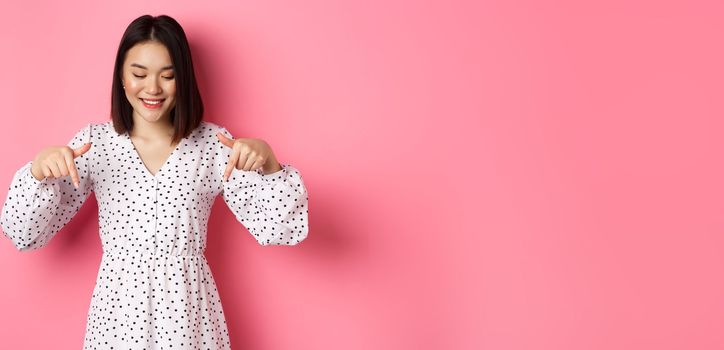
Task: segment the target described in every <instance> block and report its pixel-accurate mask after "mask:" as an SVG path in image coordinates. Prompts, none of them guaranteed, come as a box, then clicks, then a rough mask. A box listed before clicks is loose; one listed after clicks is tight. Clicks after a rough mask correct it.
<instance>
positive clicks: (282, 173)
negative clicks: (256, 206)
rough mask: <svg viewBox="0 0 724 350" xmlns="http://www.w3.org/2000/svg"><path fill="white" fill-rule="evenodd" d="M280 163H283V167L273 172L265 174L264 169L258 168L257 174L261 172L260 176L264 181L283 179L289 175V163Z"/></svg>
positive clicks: (271, 181)
mask: <svg viewBox="0 0 724 350" xmlns="http://www.w3.org/2000/svg"><path fill="white" fill-rule="evenodd" d="M279 165H281V167H282V168H281V169H280V170H277V171H275V172H273V173H269V174H266V175H265V174H264V171H263V170H262V169H261V168H259V169H256V172H257V174H259V177H261V179H262V180H263V181H266V182H268V183H273V182H278V181H281V180H283V179H284V178H285V177H286V176H287V164H281V163H279Z"/></svg>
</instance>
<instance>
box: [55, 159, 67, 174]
mask: <svg viewBox="0 0 724 350" xmlns="http://www.w3.org/2000/svg"><path fill="white" fill-rule="evenodd" d="M55 164H57V165H58V169H60V175H61V176H68V175H70V171H68V165H67V164H65V156H61V158H58V159H57V160H56V161H55Z"/></svg>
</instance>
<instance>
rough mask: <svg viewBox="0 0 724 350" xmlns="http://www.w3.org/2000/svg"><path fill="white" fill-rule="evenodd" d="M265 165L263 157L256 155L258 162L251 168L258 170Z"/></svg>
mask: <svg viewBox="0 0 724 350" xmlns="http://www.w3.org/2000/svg"><path fill="white" fill-rule="evenodd" d="M262 165H264V162H263V161H262V158H261V157H256V162H254V164H252V165H251V170H256V169H259V168H261V167H262Z"/></svg>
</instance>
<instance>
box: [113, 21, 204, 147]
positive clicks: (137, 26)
mask: <svg viewBox="0 0 724 350" xmlns="http://www.w3.org/2000/svg"><path fill="white" fill-rule="evenodd" d="M148 41H156V42H159V43H161V44H163V45H164V46H166V49H167V50H168V52H169V55H170V56H171V61H172V63H173V66H174V76H175V80H176V105H175V106H174V107H173V108H172V109H171V111H170V117H171V122H172V123H173V125H174V136H173V140H172V143H176V142H179V141H180V140H181V139H182V138H184V137H187V136H189V135H190V134H191V132H192V131H193V130H194V129H196V127H197V126H199V124H201V120H202V118H203V114H204V104H203V102H202V101H201V94H200V93H199V88H198V86H197V85H196V76H195V75H194V65H193V62H192V61H191V49H190V48H189V43H188V41H187V40H186V34H185V33H184V30H183V28H181V25H180V24H179V23H178V22H176V20H175V19H173V18H171V17H169V16H166V15H160V16H155V17H154V16H151V15H143V16H141V17H138V18H136V19H135V20H133V22H131V24H129V25H128V28H126V31H125V33H123V37H122V38H121V43H120V45H119V46H118V53H117V54H116V63H115V67H114V69H113V87H112V88H111V119H112V120H113V127H114V129H115V130H116V132H117V133H119V134H123V133H125V132H129V131H131V130H133V107H132V106H131V104H130V103H129V102H128V99H127V98H126V94H125V92H124V90H123V82H122V81H121V78H122V76H123V63H124V61H125V59H126V53H127V52H128V50H130V49H131V48H132V47H133V46H134V45H136V44H139V43H144V42H148Z"/></svg>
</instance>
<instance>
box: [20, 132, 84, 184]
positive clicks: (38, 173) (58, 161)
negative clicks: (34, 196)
mask: <svg viewBox="0 0 724 350" xmlns="http://www.w3.org/2000/svg"><path fill="white" fill-rule="evenodd" d="M90 147H91V143H90V142H88V143H86V144H85V145H83V146H80V147H78V148H75V149H73V148H70V147H69V146H51V147H47V148H44V149H43V150H41V151H40V153H38V155H37V156H35V159H33V164H32V166H31V168H30V172H31V173H32V174H33V177H35V178H36V179H37V180H38V181H42V180H43V179H45V178H46V177H51V176H52V177H54V178H56V179H57V178H60V177H63V176H68V175H70V177H71V179H72V180H73V185H75V188H78V187H79V186H80V180H79V178H78V169H76V168H75V161H74V160H75V158H78V157H80V156H82V155H83V154H84V153H86V152H88V150H89V149H90Z"/></svg>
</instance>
